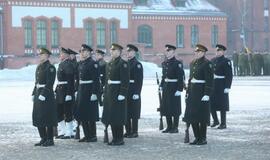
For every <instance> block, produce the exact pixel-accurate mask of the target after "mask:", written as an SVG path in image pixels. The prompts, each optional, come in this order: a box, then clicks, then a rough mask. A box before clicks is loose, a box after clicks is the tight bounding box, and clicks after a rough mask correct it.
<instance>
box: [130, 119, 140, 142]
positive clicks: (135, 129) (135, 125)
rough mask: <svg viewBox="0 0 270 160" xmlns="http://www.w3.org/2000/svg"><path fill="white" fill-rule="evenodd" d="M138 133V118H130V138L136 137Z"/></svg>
mask: <svg viewBox="0 0 270 160" xmlns="http://www.w3.org/2000/svg"><path fill="white" fill-rule="evenodd" d="M137 137H139V135H138V119H132V136H131V138H137Z"/></svg>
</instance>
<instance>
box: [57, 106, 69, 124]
mask: <svg viewBox="0 0 270 160" xmlns="http://www.w3.org/2000/svg"><path fill="white" fill-rule="evenodd" d="M57 118H58V122H61V121H62V120H65V121H66V122H71V121H72V120H73V103H72V101H70V102H65V103H60V104H57Z"/></svg>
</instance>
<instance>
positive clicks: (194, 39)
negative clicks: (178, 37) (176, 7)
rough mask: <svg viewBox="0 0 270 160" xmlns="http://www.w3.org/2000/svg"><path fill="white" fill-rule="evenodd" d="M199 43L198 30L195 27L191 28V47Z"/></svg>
mask: <svg viewBox="0 0 270 160" xmlns="http://www.w3.org/2000/svg"><path fill="white" fill-rule="evenodd" d="M198 42H199V28H198V26H197V25H193V26H191V47H192V48H194V47H195V46H196V44H198Z"/></svg>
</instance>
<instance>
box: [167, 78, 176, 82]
mask: <svg viewBox="0 0 270 160" xmlns="http://www.w3.org/2000/svg"><path fill="white" fill-rule="evenodd" d="M164 81H165V82H177V81H178V80H177V79H168V78H165V80H164Z"/></svg>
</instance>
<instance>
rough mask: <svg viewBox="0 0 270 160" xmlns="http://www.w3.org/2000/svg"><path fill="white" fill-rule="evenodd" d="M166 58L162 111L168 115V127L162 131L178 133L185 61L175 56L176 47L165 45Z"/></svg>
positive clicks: (163, 70) (163, 73)
mask: <svg viewBox="0 0 270 160" xmlns="http://www.w3.org/2000/svg"><path fill="white" fill-rule="evenodd" d="M165 47H166V54H165V56H166V60H165V61H164V62H163V63H162V80H161V84H160V88H162V89H161V90H162V100H161V106H160V109H161V110H160V111H161V115H162V116H165V117H166V121H167V128H166V129H165V130H164V131H162V133H178V124H179V116H180V115H181V113H182V111H181V92H182V91H183V88H184V76H185V73H184V69H183V63H182V62H181V61H179V60H177V59H176V58H175V50H176V47H175V46H173V45H169V44H167V45H165Z"/></svg>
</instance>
